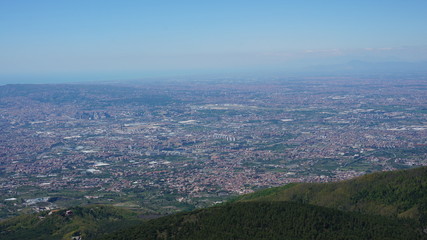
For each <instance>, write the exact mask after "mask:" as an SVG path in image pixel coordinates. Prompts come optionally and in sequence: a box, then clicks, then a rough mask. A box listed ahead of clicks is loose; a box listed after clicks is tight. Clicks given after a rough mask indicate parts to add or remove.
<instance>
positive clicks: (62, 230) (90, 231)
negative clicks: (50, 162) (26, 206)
mask: <svg viewBox="0 0 427 240" xmlns="http://www.w3.org/2000/svg"><path fill="white" fill-rule="evenodd" d="M67 211H71V212H68V213H67ZM137 223H140V221H139V220H138V219H137V216H136V214H135V213H133V212H130V211H128V210H124V209H119V208H114V207H107V206H87V207H73V208H70V209H67V210H60V211H56V212H53V213H51V214H50V215H49V213H48V212H43V213H38V214H32V215H23V216H19V217H14V218H12V219H9V220H7V221H4V222H1V223H0V239H2V240H9V239H10V240H12V239H16V240H24V239H25V240H28V239H40V240H41V239H43V240H49V239H52V240H53V239H67V240H70V239H71V237H72V236H81V237H82V239H85V240H86V239H92V238H94V237H99V236H102V235H103V234H106V233H111V232H113V231H117V230H120V229H122V228H126V227H129V226H132V225H135V224H137Z"/></svg>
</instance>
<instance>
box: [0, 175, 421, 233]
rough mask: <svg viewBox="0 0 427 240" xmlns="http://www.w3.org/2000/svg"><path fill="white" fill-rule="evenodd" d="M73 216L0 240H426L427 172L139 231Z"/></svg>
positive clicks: (108, 218) (227, 208)
mask: <svg viewBox="0 0 427 240" xmlns="http://www.w3.org/2000/svg"><path fill="white" fill-rule="evenodd" d="M72 211H73V214H72V215H69V216H66V212H65V211H64V210H63V211H62V212H61V211H60V212H58V213H54V214H51V215H49V214H47V213H39V214H36V215H32V216H20V217H17V218H12V219H10V220H7V221H4V222H2V223H1V224H0V239H24V238H22V237H24V236H25V239H71V237H72V236H81V237H82V239H427V167H422V168H416V169H410V170H401V171H393V172H379V173H374V174H369V175H364V176H362V177H358V178H355V179H351V180H347V181H342V182H335V183H296V184H288V185H285V186H282V187H277V188H269V189H265V190H261V191H257V192H255V193H252V194H248V195H243V196H240V197H238V198H236V199H233V200H231V201H229V202H227V203H224V204H220V205H217V206H214V207H210V208H206V209H199V210H195V211H191V212H184V213H179V214H174V215H170V216H166V217H162V218H158V219H154V220H149V221H146V222H141V223H138V220H137V219H136V218H135V215H132V214H131V213H129V212H127V211H125V210H117V209H116V208H110V207H100V206H98V207H94V206H91V207H84V208H80V207H79V208H76V209H74V210H73V209H72ZM95 213H96V214H95ZM108 224H110V225H108ZM111 224H112V225H111ZM131 225H133V226H131ZM106 226H114V228H111V229H109V228H108V227H106ZM128 226H129V227H128ZM103 229H108V231H103ZM120 229H121V230H120ZM113 230H118V231H116V232H113V233H110V234H106V233H108V232H112V231H113ZM47 236H51V237H47Z"/></svg>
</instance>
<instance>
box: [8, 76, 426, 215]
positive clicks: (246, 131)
mask: <svg viewBox="0 0 427 240" xmlns="http://www.w3.org/2000/svg"><path fill="white" fill-rule="evenodd" d="M426 80H427V79H426V77H425V76H420V75H401V76H400V75H393V76H388V75H375V76H360V77H355V76H352V77H348V76H336V77H321V76H320V77H271V78H259V79H258V78H252V79H246V78H245V79H229V78H225V77H224V78H216V79H201V80H188V81H184V80H180V81H178V80H175V81H173V80H168V81H166V80H165V81H159V82H155V81H151V82H150V81H147V82H137V81H134V82H128V83H121V84H112V83H104V84H101V83H97V84H89V83H85V84H38V85H31V84H29V85H25V84H22V85H4V86H0V131H1V134H0V142H1V144H0V194H1V196H2V199H0V205H1V208H0V209H1V212H0V218H6V217H10V216H14V215H18V214H20V213H31V212H35V211H44V210H51V209H55V208H61V207H67V206H73V205H80V204H83V205H84V204H97V203H100V204H111V205H114V206H123V207H128V208H138V209H143V210H144V211H145V212H146V213H147V214H170V213H174V212H179V211H182V210H191V209H194V208H201V207H206V206H212V205H214V204H218V203H221V202H223V201H225V200H227V199H230V198H233V197H235V196H238V195H241V194H245V193H251V192H253V191H256V190H258V189H263V188H267V187H273V186H281V185H284V184H287V183H292V182H333V181H339V180H345V179H349V178H353V177H355V176H360V175H363V174H366V173H370V172H376V171H389V170H396V169H406V168H411V167H416V166H426V165H427V161H426V159H427V122H426V119H427V107H426V106H427V81H426Z"/></svg>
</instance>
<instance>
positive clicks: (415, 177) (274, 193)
mask: <svg viewBox="0 0 427 240" xmlns="http://www.w3.org/2000/svg"><path fill="white" fill-rule="evenodd" d="M237 201H295V202H301V203H309V204H313V205H318V206H324V207H330V208H335V209H339V210H345V211H355V212H362V213H369V214H379V215H384V216H393V217H404V218H412V219H416V220H418V221H420V222H421V223H422V224H423V225H425V226H426V225H427V167H422V168H415V169H410V170H401V171H392V172H378V173H373V174H368V175H364V176H361V177H358V178H355V179H351V180H347V181H342V182H336V183H299V184H291V185H287V186H283V187H278V188H271V189H265V190H262V191H260V192H256V193H253V194H249V195H244V196H241V197H240V198H239V199H237Z"/></svg>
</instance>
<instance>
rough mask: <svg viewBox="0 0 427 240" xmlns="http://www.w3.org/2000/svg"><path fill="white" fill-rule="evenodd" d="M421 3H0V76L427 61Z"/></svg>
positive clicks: (22, 78)
mask: <svg viewBox="0 0 427 240" xmlns="http://www.w3.org/2000/svg"><path fill="white" fill-rule="evenodd" d="M426 13H427V1H424V0H420V1H417V0H411V1H403V0H402V1H393V0H388V1H380V0H376V1H373V0H371V1H364V0H359V1H342V0H341V1H332V0H331V1H320V0H317V1H314V0H313V1H309V0H307V1H296V0H294V1H287V0H281V1H269V0H265V1H255V0H254V1H251V0H246V1H232V0H228V1H222V0H216V1H186V0H181V1H162V0H157V1H155V0H153V1H144V0H140V1H137V0H135V1H130V0H122V1H118V0H117V1H112V0H85V1H81V0H73V1H57V0H55V1H47V0H37V1H33V0H28V1H26V0H16V1H15V0H14V1H7V0H4V1H0V82H43V81H73V80H75V81H85V80H107V81H108V80H118V79H137V78H144V77H146V76H162V75H164V76H168V75H173V74H179V75H182V74H190V75H191V74H199V73H216V72H217V73H221V72H227V71H229V72H233V71H237V72H239V71H240V72H245V71H255V70H260V71H281V70H283V71H296V70H301V69H304V68H305V67H308V66H311V65H318V64H320V63H322V64H337V63H344V62H346V61H351V60H363V61H365V60H368V61H424V60H427V27H426V24H427V14H426Z"/></svg>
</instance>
